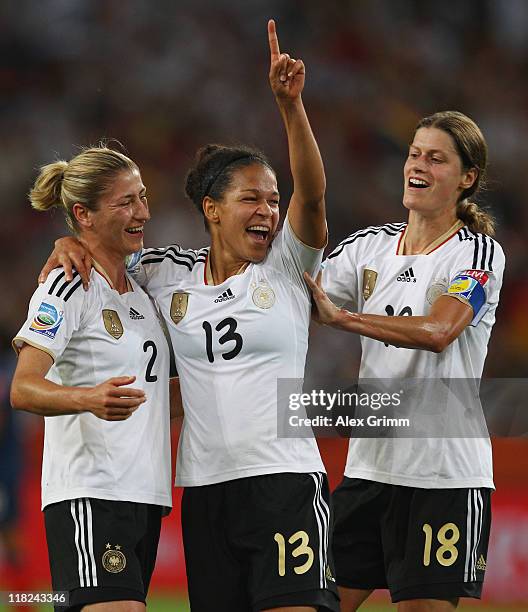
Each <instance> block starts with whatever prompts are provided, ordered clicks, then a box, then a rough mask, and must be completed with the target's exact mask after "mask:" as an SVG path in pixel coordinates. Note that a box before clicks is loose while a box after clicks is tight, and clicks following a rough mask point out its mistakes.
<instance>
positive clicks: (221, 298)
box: [215, 289, 235, 304]
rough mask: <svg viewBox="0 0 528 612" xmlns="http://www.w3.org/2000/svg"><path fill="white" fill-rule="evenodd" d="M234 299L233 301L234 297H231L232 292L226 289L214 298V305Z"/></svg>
mask: <svg viewBox="0 0 528 612" xmlns="http://www.w3.org/2000/svg"><path fill="white" fill-rule="evenodd" d="M234 299H235V296H234V295H233V292H232V291H231V289H226V290H225V291H224V292H222V293H221V294H220V295H219V296H218V297H217V298H216V300H215V304H218V303H219V302H227V300H234Z"/></svg>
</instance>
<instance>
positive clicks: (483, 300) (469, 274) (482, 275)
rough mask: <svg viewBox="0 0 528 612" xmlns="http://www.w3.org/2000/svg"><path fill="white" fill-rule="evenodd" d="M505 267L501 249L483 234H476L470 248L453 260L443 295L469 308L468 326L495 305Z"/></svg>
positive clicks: (476, 323)
mask: <svg viewBox="0 0 528 612" xmlns="http://www.w3.org/2000/svg"><path fill="white" fill-rule="evenodd" d="M504 266H505V257H504V251H503V250H502V247H501V246H500V244H499V243H498V242H496V241H495V240H493V238H490V237H489V236H485V235H483V234H479V235H476V236H475V239H474V241H473V243H472V245H471V248H470V249H465V250H462V251H461V253H460V254H459V255H458V256H457V258H456V259H454V261H453V264H452V266H451V274H450V277H451V278H450V279H449V281H450V282H449V286H448V288H447V290H446V292H445V295H449V296H451V297H454V298H456V299H458V300H460V301H461V302H463V303H464V304H468V305H469V306H471V307H472V309H473V319H472V321H471V324H470V325H471V326H473V327H475V326H476V325H478V323H479V321H481V320H482V318H483V317H484V315H485V314H486V313H487V312H488V310H490V309H494V308H495V307H496V306H497V304H498V301H499V293H500V289H501V286H502V277H503V274H504Z"/></svg>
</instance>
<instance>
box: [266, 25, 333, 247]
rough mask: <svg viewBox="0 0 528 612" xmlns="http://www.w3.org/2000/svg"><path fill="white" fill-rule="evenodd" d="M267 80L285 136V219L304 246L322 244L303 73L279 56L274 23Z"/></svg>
mask: <svg viewBox="0 0 528 612" xmlns="http://www.w3.org/2000/svg"><path fill="white" fill-rule="evenodd" d="M268 39H269V48H270V73H269V80H270V85H271V89H272V91H273V94H274V95H275V99H276V101H277V105H278V107H279V111H280V113H281V116H282V119H283V121H284V126H285V128H286V134H287V136H288V148H289V154H290V168H291V173H292V177H293V195H292V198H291V201H290V205H289V208H288V218H289V221H290V224H291V227H292V229H293V231H294V233H295V235H296V236H297V237H298V238H299V239H300V240H301V241H302V242H304V243H305V244H307V245H308V246H311V247H314V248H322V247H324V246H325V244H326V216H325V201H324V196H325V189H326V179H325V173H324V167H323V161H322V159H321V154H320V153H319V148H318V146H317V142H316V141H315V138H314V135H313V133H312V129H311V127H310V123H309V121H308V117H307V116H306V111H305V109H304V105H303V102H302V98H301V93H302V90H303V88H304V78H305V70H304V63H303V62H302V60H299V59H298V60H294V59H292V58H290V56H289V55H288V54H287V53H281V52H280V47H279V40H278V37H277V32H276V29H275V22H274V21H273V20H270V21H269V22H268Z"/></svg>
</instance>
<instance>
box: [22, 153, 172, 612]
mask: <svg viewBox="0 0 528 612" xmlns="http://www.w3.org/2000/svg"><path fill="white" fill-rule="evenodd" d="M30 200H31V203H32V205H33V207H34V208H36V209H37V210H48V209H50V208H52V207H58V208H61V209H62V210H63V211H64V213H65V216H66V219H67V221H68V224H69V226H70V228H71V229H72V231H74V232H75V234H76V235H77V236H78V238H79V240H80V241H81V242H82V244H83V245H84V246H85V247H86V249H87V254H88V256H89V257H91V258H92V260H93V268H92V270H91V274H90V287H89V289H88V290H87V291H84V290H83V288H82V287H81V278H80V276H79V274H78V273H77V272H74V273H73V275H72V278H70V280H68V279H67V278H65V272H64V270H63V269H61V268H59V269H57V270H54V271H53V273H52V274H50V275H49V277H48V279H47V280H46V282H44V283H43V284H41V285H40V286H39V287H38V289H37V290H36V291H35V293H34V295H33V297H32V299H31V302H30V306H29V314H28V318H27V320H26V322H25V323H24V325H23V326H22V328H21V329H20V331H19V333H18V334H17V336H16V338H15V339H14V341H13V344H14V346H15V348H16V350H17V352H19V357H18V365H17V369H16V372H15V375H14V378H13V383H12V387H11V402H12V405H13V407H15V408H19V409H22V410H28V411H30V412H33V413H35V414H38V415H43V416H44V417H45V438H44V458H43V465H42V508H43V511H44V517H45V523H46V536H47V542H48V551H49V560H50V567H51V575H52V582H53V590H54V591H57V592H58V591H65V592H67V593H68V597H69V607H68V606H66V607H57V608H56V609H59V610H65V609H69V610H81V609H83V610H109V611H110V610H111V611H125V610H126V611H127V612H128V611H138V612H139V611H140V610H145V609H146V607H145V597H146V594H147V590H148V586H149V582H150V578H151V575H152V572H153V570H154V563H155V560H156V551H157V546H158V540H159V534H160V527H161V517H162V514H163V513H164V511H165V510H166V509H168V508H170V506H171V505H172V503H171V469H170V438H169V423H170V421H169V349H168V345H167V341H166V339H165V336H164V334H163V331H162V328H161V326H160V323H159V320H158V316H157V313H156V310H155V308H154V306H153V305H152V303H151V301H150V299H149V297H148V296H147V294H146V293H145V292H144V291H143V290H142V289H141V288H140V287H139V286H138V284H137V283H136V282H135V281H134V280H133V279H132V278H131V277H130V276H128V274H127V273H126V271H125V257H126V256H127V255H129V254H131V253H133V252H135V251H137V250H138V249H140V248H141V246H142V242H143V226H144V224H145V223H146V222H147V221H148V220H149V218H150V214H149V210H148V205H147V198H146V191H145V186H144V185H143V183H142V180H141V175H140V173H139V169H138V167H137V166H136V164H135V163H134V162H133V161H132V160H130V159H129V158H128V157H126V156H125V155H123V154H121V153H119V152H118V151H114V150H112V149H109V148H105V147H94V148H89V149H85V150H83V151H82V152H81V153H79V154H78V155H77V156H75V157H74V158H73V159H71V160H70V161H69V162H66V161H57V162H55V163H51V164H48V165H46V166H44V167H43V168H42V169H41V171H40V174H39V176H38V178H37V180H36V182H35V184H34V187H33V189H32V191H31V193H30ZM130 385H133V386H130ZM102 602H104V603H102ZM53 603H55V604H56V605H57V606H61V605H62V606H64V605H65V602H64V600H63V599H61V598H59V597H58V598H57V599H55V600H54V602H53Z"/></svg>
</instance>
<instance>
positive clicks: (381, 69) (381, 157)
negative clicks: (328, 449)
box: [0, 0, 528, 377]
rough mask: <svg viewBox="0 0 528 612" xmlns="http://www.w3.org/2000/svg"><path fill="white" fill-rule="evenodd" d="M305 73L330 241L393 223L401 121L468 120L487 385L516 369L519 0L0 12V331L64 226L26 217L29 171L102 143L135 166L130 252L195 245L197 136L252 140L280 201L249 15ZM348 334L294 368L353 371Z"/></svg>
mask: <svg viewBox="0 0 528 612" xmlns="http://www.w3.org/2000/svg"><path fill="white" fill-rule="evenodd" d="M269 17H274V18H275V19H276V21H277V27H278V32H279V40H280V42H281V45H282V48H283V50H285V51H288V52H289V53H290V54H291V55H292V56H294V57H301V58H302V59H303V60H304V61H305V63H306V66H307V85H306V90H305V95H304V99H305V104H306V106H307V109H308V112H309V115H310V118H311V121H312V124H313V127H314V131H315V133H316V136H317V139H318V141H319V144H320V147H321V150H322V153H323V157H324V161H325V165H326V171H327V178H328V191H327V202H328V219H329V229H330V247H332V246H334V245H335V244H336V243H337V242H339V241H340V240H341V239H343V238H344V237H346V236H347V235H348V234H350V233H352V232H353V231H355V230H357V229H359V228H361V227H363V226H366V225H372V224H381V223H386V222H391V221H402V220H404V219H405V211H404V209H403V208H402V206H401V193H402V166H403V162H404V159H405V155H406V148H407V145H408V142H409V141H410V139H411V137H412V131H413V127H414V125H415V124H416V121H417V120H418V119H419V118H420V117H422V116H424V115H428V114H431V113H433V112H435V111H437V110H442V109H457V110H460V111H462V112H465V113H466V114H468V115H470V116H471V117H472V118H473V119H475V120H476V121H477V123H478V124H479V125H480V126H481V128H482V130H483V132H484V133H485V135H486V137H487V139H488V143H489V147H490V160H491V165H490V180H489V185H488V191H487V192H486V193H484V194H483V195H482V198H481V202H482V203H484V204H487V205H489V206H490V207H491V208H492V210H493V212H494V213H495V215H496V217H497V220H498V225H499V230H498V234H497V237H498V240H499V241H500V242H501V243H502V245H503V247H504V250H505V252H506V256H507V273H506V278H505V282H504V287H503V292H502V299H501V306H500V308H499V310H498V323H497V326H496V329H495V331H494V334H493V336H492V342H491V346H490V358H489V359H488V362H487V370H486V371H487V374H488V375H489V376H501V377H510V376H512V377H513V376H524V375H526V373H527V371H528V350H527V349H528V322H527V318H526V316H525V310H526V307H525V303H526V302H525V299H528V272H527V268H526V259H527V255H528V252H527V248H526V240H525V235H524V231H525V229H526V228H527V227H528V209H527V207H526V206H525V200H526V199H527V196H528V172H526V171H525V170H524V163H525V160H526V159H528V113H527V110H528V81H527V80H526V78H524V77H525V75H526V74H527V70H526V69H527V58H528V36H526V32H527V31H528V2H526V1H525V0H443V1H442V2H436V1H433V0H348V1H345V0H325V2H320V1H318V0H299V1H293V0H214V1H202V0H178V1H177V2H176V1H174V0H127V1H126V2H122V1H121V0H49V1H47V2H45V3H35V2H34V1H33V0H19V1H18V2H16V3H15V2H3V3H2V4H1V5H0V31H1V37H0V65H1V69H0V83H1V88H2V92H3V93H2V96H1V98H0V105H1V109H2V110H1V113H0V133H1V135H2V144H3V154H2V163H1V164H0V182H1V185H2V204H1V206H2V209H3V213H4V215H3V218H4V222H3V223H2V224H1V225H0V235H1V240H2V245H3V253H4V262H5V263H4V266H2V269H1V272H0V274H1V275H2V278H1V282H2V285H3V287H4V299H3V300H2V301H1V302H0V320H1V322H2V330H1V331H2V336H3V337H9V336H12V335H13V334H14V333H15V332H16V331H17V329H18V326H19V325H20V323H21V322H22V321H23V319H24V316H25V311H26V308H27V301H28V298H29V296H30V295H31V293H32V291H33V290H34V287H35V283H36V278H37V273H38V270H39V269H40V267H41V264H42V263H43V261H44V259H45V257H46V255H47V253H48V252H49V251H50V249H51V247H52V244H53V240H54V239H55V237H57V236H58V235H60V234H63V233H64V232H65V231H66V229H65V225H64V223H63V220H62V218H61V216H60V214H56V215H55V216H53V215H49V214H48V215H46V214H42V213H37V212H34V211H32V210H31V209H30V206H29V204H28V201H27V197H26V194H27V191H28V189H29V188H30V186H31V184H32V181H33V179H34V177H35V174H36V169H37V168H38V167H39V166H40V165H41V164H44V163H47V162H49V161H52V160H53V159H55V158H56V157H61V158H68V157H69V156H71V155H72V154H73V153H75V151H76V150H77V148H78V147H79V146H80V145H86V144H91V143H96V142H97V141H99V140H100V139H102V138H108V139H110V138H114V139H117V140H118V141H120V142H121V143H122V145H123V146H124V147H125V148H126V150H127V151H128V153H129V154H130V156H131V157H132V158H134V159H135V160H136V161H137V162H138V164H139V165H140V167H141V169H142V173H143V179H144V182H145V184H146V185H147V187H148V190H149V201H150V205H151V209H152V214H153V219H152V221H151V223H150V224H149V226H148V229H147V245H157V246H161V245H164V244H169V243H173V242H178V243H180V244H182V245H183V246H186V247H191V246H193V247H199V246H202V245H204V244H206V241H207V237H206V235H205V234H204V232H203V226H202V222H201V219H200V218H199V216H198V214H197V213H196V212H195V211H194V210H193V209H192V207H191V205H190V203H188V202H187V201H186V200H185V198H184V196H183V189H182V182H183V177H184V175H185V171H186V168H187V166H188V165H189V163H190V161H191V159H192V157H193V154H194V152H195V150H196V149H197V148H198V147H199V146H201V145H203V144H205V143H207V142H228V143H234V142H246V143H249V144H252V145H255V146H258V147H260V148H262V149H263V150H264V151H265V152H266V153H267V154H268V155H269V157H270V158H271V160H272V163H273V164H274V166H275V167H276V169H277V170H278V174H279V185H280V186H281V191H282V197H283V199H284V200H287V198H288V195H289V193H290V191H291V184H290V179H289V172H288V166H287V163H288V158H287V147H286V142H285V137H284V134H283V128H282V124H281V121H280V118H279V114H278V112H277V109H276V107H275V104H274V101H273V98H272V95H271V92H270V91H269V87H268V83H267V72H268V61H269V58H268V46H267V37H266V22H267V19H268V18H269ZM358 346H359V344H358V342H357V341H356V340H355V339H354V338H351V337H347V336H346V335H345V334H334V333H331V332H329V331H328V330H320V329H317V330H316V331H315V333H314V334H313V336H312V347H311V351H310V357H309V369H310V371H312V372H317V373H322V374H324V375H331V376H349V375H350V374H354V373H355V371H356V369H357V362H358Z"/></svg>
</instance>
